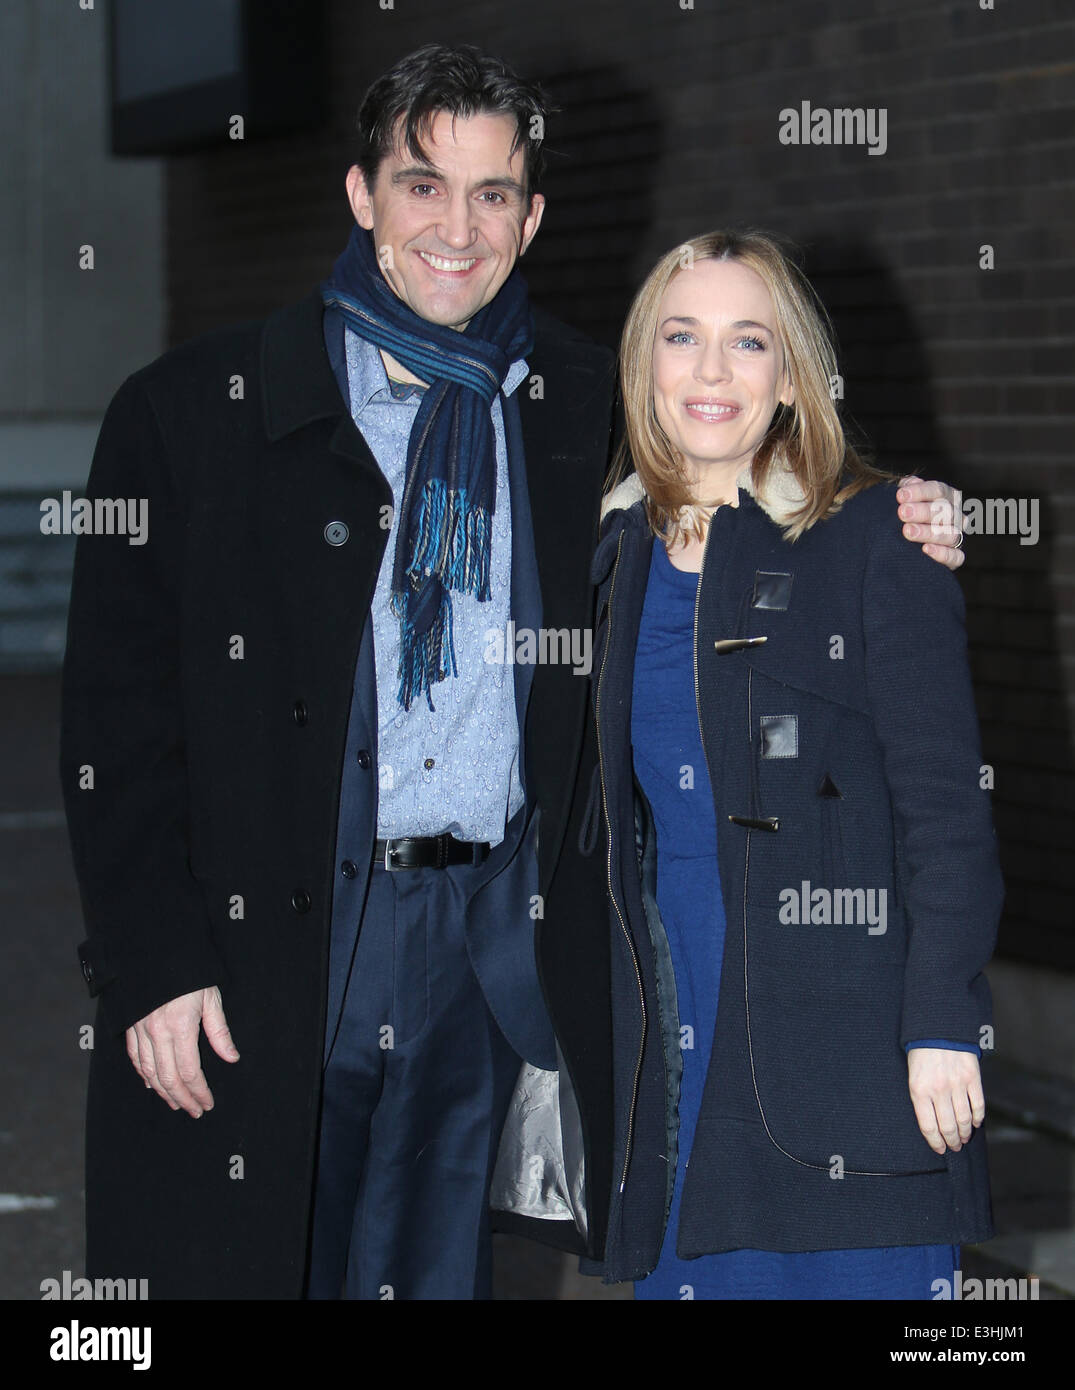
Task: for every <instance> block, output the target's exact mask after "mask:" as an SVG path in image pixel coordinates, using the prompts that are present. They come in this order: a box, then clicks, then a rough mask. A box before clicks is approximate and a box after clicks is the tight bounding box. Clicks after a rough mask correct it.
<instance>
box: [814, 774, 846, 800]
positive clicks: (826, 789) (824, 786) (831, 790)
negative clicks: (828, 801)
mask: <svg viewBox="0 0 1075 1390" xmlns="http://www.w3.org/2000/svg"><path fill="white" fill-rule="evenodd" d="M817 794H818V796H828V797H831V798H832V799H833V800H839V801H843V799H844V794H843V792H842V791H841V790H840V788H839V787H838V786H837V785H836V783H835V782H834V781H833V780H832V778H831V777H830V776H829V774H828V773H827V772H826V773H825V776H824V777H823V778H822V779H821V786H820V787H818V789H817Z"/></svg>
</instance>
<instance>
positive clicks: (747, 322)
mask: <svg viewBox="0 0 1075 1390" xmlns="http://www.w3.org/2000/svg"><path fill="white" fill-rule="evenodd" d="M666 323H687V324H690V326H691V327H692V328H695V327H697V324H698V320H697V319H693V318H690V317H689V316H688V315H686V314H671V315H669V317H668V318H666V319H662V320H661V325H660V326H661V327H662V328H663V327H664V326H665V324H666ZM728 327H729V328H760V329H762V330H763V331H764V332H765V333H772V332H773V330H772V329H771V328H770V327H769V326H768V324H764V323H758V322H757V320H756V319H736V321H735V323H731V324H729V325H728ZM774 336H775V335H774Z"/></svg>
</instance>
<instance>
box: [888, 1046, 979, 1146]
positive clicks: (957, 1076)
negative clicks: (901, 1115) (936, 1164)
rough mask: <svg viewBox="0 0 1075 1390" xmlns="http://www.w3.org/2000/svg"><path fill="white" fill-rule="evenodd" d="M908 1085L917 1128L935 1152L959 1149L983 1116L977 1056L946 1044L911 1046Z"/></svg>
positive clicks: (908, 1056)
mask: <svg viewBox="0 0 1075 1390" xmlns="http://www.w3.org/2000/svg"><path fill="white" fill-rule="evenodd" d="M907 1084H908V1086H909V1088H910V1091H911V1104H912V1105H913V1106H914V1112H915V1118H916V1119H917V1120H918V1128H919V1129H920V1130H921V1131H922V1135H923V1137H924V1138H925V1141H926V1143H927V1144H928V1145H929V1146H930V1148H931V1149H932V1150H933V1152H934V1153H938V1154H943V1153H944V1151H945V1147H946V1146H947V1147H948V1148H950V1149H952V1150H953V1151H954V1152H958V1151H959V1150H960V1149H961V1148H962V1147H963V1145H964V1144H965V1143H966V1142H967V1140H968V1139H969V1138H970V1136H971V1130H972V1129H977V1128H978V1126H979V1125H980V1124H981V1123H982V1121H983V1120H984V1119H985V1096H984V1094H983V1092H982V1075H981V1069H980V1068H979V1066H978V1058H977V1057H976V1056H975V1055H974V1053H973V1052H953V1051H952V1050H951V1049H949V1048H945V1047H912V1048H911V1050H910V1052H908V1054H907Z"/></svg>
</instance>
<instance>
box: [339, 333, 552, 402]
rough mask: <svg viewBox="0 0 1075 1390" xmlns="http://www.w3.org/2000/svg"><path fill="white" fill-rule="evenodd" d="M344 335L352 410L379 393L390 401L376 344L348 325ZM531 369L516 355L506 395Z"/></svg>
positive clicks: (386, 381) (389, 393)
mask: <svg viewBox="0 0 1075 1390" xmlns="http://www.w3.org/2000/svg"><path fill="white" fill-rule="evenodd" d="M345 334H346V346H347V373H348V377H349V380H350V386H351V409H352V410H353V411H354V413H355V414H356V415H360V414H361V413H362V411H363V410H365V408H366V406H368V405H369V403H370V401H372V400H373V398H374V397H375V396H377V395H378V394H379V393H382V392H383V399H385V400H391V399H392V393H391V391H390V389H389V386H388V373H387V372H386V371H385V369H384V363H383V362H382V361H381V354H380V352H379V351H378V349H377V346H376V344H375V343H371V342H370V341H369V339H368V338H360V337H359V336H358V334H357V333H356V332H355V331H354V329H353V328H351V327H350V325H345ZM529 372H530V368H529V366H528V364H527V362H526V359H525V358H522V357H519V358H517V359H516V360H515V361H514V362H513V363H512V364H511V366H510V367H509V368H508V374H507V376H506V377H505V378H504V385H503V386H502V387H501V390H502V391H503V393H504V395H505V396H510V395H511V394H512V392H514V391H515V390H517V389H518V387H519V386H520V385H521V384H522V383H523V382H524V381H525V380H526V378H527V376H528V375H529ZM411 399H414V398H413V397H412V398H411Z"/></svg>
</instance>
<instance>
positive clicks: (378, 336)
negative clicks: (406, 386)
mask: <svg viewBox="0 0 1075 1390" xmlns="http://www.w3.org/2000/svg"><path fill="white" fill-rule="evenodd" d="M321 298H322V299H323V300H324V302H325V303H326V304H327V305H332V306H333V307H335V308H336V309H338V310H339V311H340V313H342V314H343V316H344V318H345V319H346V321H347V323H348V324H349V325H350V327H351V328H353V329H354V331H355V332H356V333H357V334H358V335H359V337H361V338H365V339H367V340H368V341H369V342H371V343H375V344H376V345H377V347H379V348H384V350H385V351H386V352H388V353H390V354H391V355H392V356H393V357H394V358H395V359H396V361H397V362H402V364H403V365H404V366H405V367H406V368H407V369H408V370H409V371H411V372H413V373H414V374H415V376H417V377H420V378H421V379H422V380H423V381H427V382H429V390H428V391H426V393H425V395H424V397H423V399H422V404H421V405H420V406H419V408H418V414H417V416H416V418H415V421H414V424H413V426H412V427H411V434H410V440H409V443H408V445H407V481H406V483H405V485H404V489H403V499H402V501H401V503H400V511H401V513H402V515H401V516H400V524H399V533H398V537H397V541H396V553H395V558H394V562H393V566H392V609H393V612H394V613H396V614H397V616H398V617H399V620H400V639H401V640H400V657H399V690H398V698H399V703H400V704H401V705H402V706H403V708H404V709H410V707H411V702H412V701H413V700H414V699H415V698H416V696H417V695H419V694H424V695H425V697H426V701H427V702H428V704H429V708H430V709H432V708H433V699H432V696H431V694H430V690H431V687H432V686H433V685H434V684H435V683H436V682H437V681H442V680H444V679H445V677H447V676H448V675H452V676H454V675H456V674H457V670H456V663H455V650H454V648H453V645H452V601H451V594H450V591H451V590H454V591H455V592H456V593H461V594H464V593H465V594H474V595H475V597H476V598H477V599H478V601H479V602H483V601H484V600H486V599H488V598H489V547H490V538H491V536H492V516H493V511H494V509H495V504H496V439H495V436H494V433H493V423H492V420H491V418H490V414H489V410H490V407H491V405H492V403H493V401H494V400H495V399H496V396H497V393H498V392H499V390H500V387H501V386H502V385H503V382H504V379H505V377H506V376H507V374H508V370H509V368H510V367H511V364H512V363H513V362H514V361H516V360H517V359H518V358H520V357H525V356H526V354H527V353H528V352H530V351H531V349H532V347H533V342H534V337H533V320H532V319H531V315H530V304H529V300H528V298H527V291H526V281H525V280H524V279H523V278H522V276H521V275H520V274H519V271H518V270H517V269H515V270H512V272H511V274H510V275H509V276H508V278H507V280H506V281H505V282H504V284H503V285H502V286H501V288H500V290H499V291H498V292H497V294H496V297H495V298H494V299H493V300H492V301H491V302H490V303H489V304H486V305H485V306H484V307H483V308H481V309H479V310H478V312H477V313H476V314H475V315H474V317H473V318H472V319H471V321H470V323H469V324H468V325H467V327H466V329H465V331H464V332H462V333H459V332H457V331H456V330H455V329H454V328H447V327H442V326H441V325H439V324H435V323H429V322H428V321H427V320H426V319H423V318H419V316H418V315H417V314H416V313H415V312H414V311H413V310H412V309H410V308H409V307H408V306H407V305H406V304H405V303H404V302H403V300H402V299H400V298H399V297H398V296H397V295H396V294H395V293H394V292H393V290H392V288H391V286H390V285H389V284H388V282H387V280H386V279H385V278H384V276H383V275H382V274H381V269H380V266H379V264H378V262H377V257H376V255H375V253H374V249H373V237H372V235H371V234H370V233H369V232H367V231H365V230H364V229H362V228H360V227H359V226H358V225H357V224H356V225H355V226H354V227H353V228H352V230H351V238H350V240H349V241H348V243H347V248H346V250H345V251H344V253H343V255H342V256H340V258H339V260H338V261H337V262H336V264H335V265H334V266H333V269H332V275H331V277H330V278H329V279H328V280H326V281H325V282H324V283H323V284H322V286H321Z"/></svg>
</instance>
